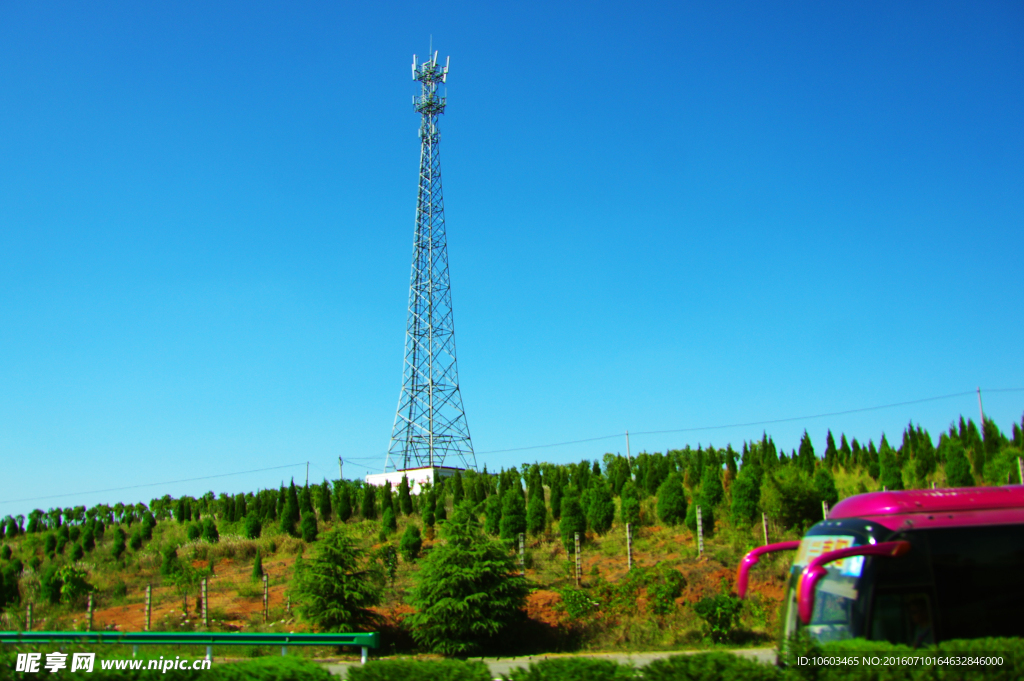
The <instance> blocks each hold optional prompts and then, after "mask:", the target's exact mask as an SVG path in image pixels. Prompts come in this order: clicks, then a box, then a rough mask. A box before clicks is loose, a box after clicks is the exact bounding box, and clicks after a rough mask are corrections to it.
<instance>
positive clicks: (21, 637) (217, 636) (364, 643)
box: [0, 631, 380, 664]
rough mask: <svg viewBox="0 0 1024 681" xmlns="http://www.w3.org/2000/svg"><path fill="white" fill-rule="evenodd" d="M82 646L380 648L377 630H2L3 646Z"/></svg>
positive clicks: (208, 649)
mask: <svg viewBox="0 0 1024 681" xmlns="http://www.w3.org/2000/svg"><path fill="white" fill-rule="evenodd" d="M4 643H6V644H27V643H79V644H83V645H94V644H108V645H130V646H133V647H137V646H140V645H200V646H201V645H205V646H206V657H207V659H209V658H210V657H211V656H212V655H213V646H215V645H218V646H224V645H227V646H274V645H279V646H281V654H282V655H284V654H285V653H286V651H287V648H288V646H358V647H359V648H361V649H362V656H361V657H362V661H363V663H364V664H365V663H366V655H367V652H368V649H369V648H377V647H378V646H380V634H379V633H378V632H376V631H374V632H369V633H360V634H271V633H251V634H247V633H242V632H237V633H213V632H205V631H198V632H197V631H189V632H174V631H126V632H121V631H0V644H4Z"/></svg>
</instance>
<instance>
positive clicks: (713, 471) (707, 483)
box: [700, 461, 725, 508]
mask: <svg viewBox="0 0 1024 681" xmlns="http://www.w3.org/2000/svg"><path fill="white" fill-rule="evenodd" d="M724 496H725V492H724V491H723V490H722V469H721V467H720V466H719V465H718V463H717V462H716V461H709V462H708V464H707V465H705V466H704V473H703V475H701V478H700V498H701V504H702V505H704V506H707V507H709V508H714V507H716V506H718V505H719V504H720V503H722V497H724Z"/></svg>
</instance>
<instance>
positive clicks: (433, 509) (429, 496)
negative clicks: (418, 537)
mask: <svg viewBox="0 0 1024 681" xmlns="http://www.w3.org/2000/svg"><path fill="white" fill-rule="evenodd" d="M436 520H437V501H436V500H435V498H434V490H430V491H429V492H427V493H426V500H425V501H424V502H423V527H425V528H427V529H428V530H430V531H433V529H434V523H435V522H436Z"/></svg>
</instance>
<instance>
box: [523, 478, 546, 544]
mask: <svg viewBox="0 0 1024 681" xmlns="http://www.w3.org/2000/svg"><path fill="white" fill-rule="evenodd" d="M540 489H541V491H540V492H539V493H538V492H534V493H533V494H531V495H530V501H529V502H528V503H527V504H526V531H527V532H529V533H530V534H531V535H532V536H537V535H539V534H542V533H543V532H544V530H546V529H547V526H548V509H547V507H545V506H544V492H543V489H544V488H543V487H541V488H540Z"/></svg>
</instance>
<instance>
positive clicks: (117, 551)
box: [110, 527, 126, 558]
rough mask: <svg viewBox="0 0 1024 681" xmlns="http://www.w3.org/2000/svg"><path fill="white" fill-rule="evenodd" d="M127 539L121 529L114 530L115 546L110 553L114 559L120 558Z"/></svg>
mask: <svg viewBox="0 0 1024 681" xmlns="http://www.w3.org/2000/svg"><path fill="white" fill-rule="evenodd" d="M125 539H126V537H125V536H124V530H122V529H121V528H120V527H118V528H116V529H115V530H114V544H113V546H111V547H110V552H111V554H113V556H114V558H120V557H121V555H122V554H123V553H124V550H125Z"/></svg>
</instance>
